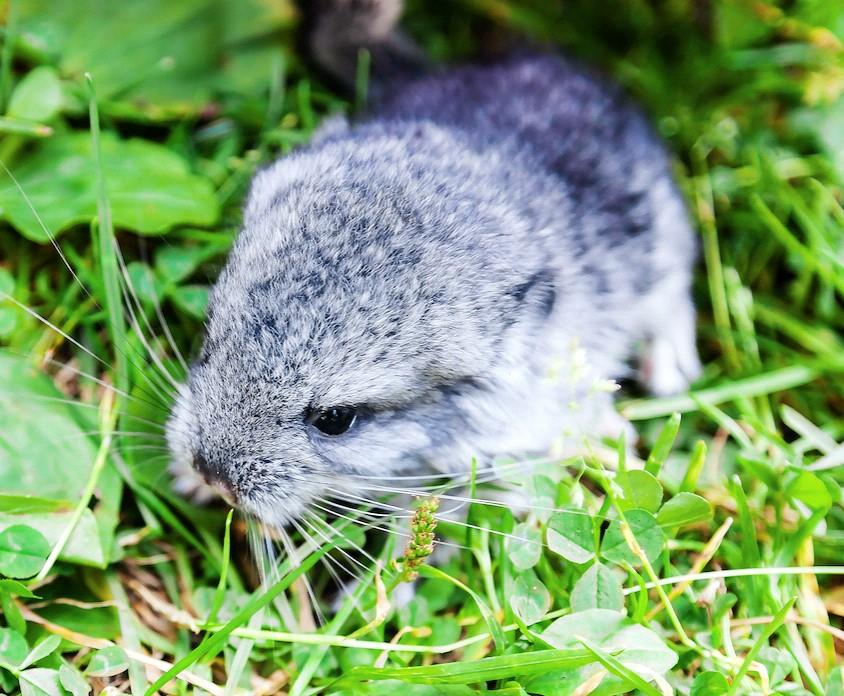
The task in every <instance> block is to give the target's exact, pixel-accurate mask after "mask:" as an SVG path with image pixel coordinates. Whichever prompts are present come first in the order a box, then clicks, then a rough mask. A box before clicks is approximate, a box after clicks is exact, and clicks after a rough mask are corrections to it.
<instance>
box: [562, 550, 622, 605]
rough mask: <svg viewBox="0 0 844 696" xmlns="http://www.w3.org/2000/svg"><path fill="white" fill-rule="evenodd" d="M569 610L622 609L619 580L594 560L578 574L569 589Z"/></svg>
mask: <svg viewBox="0 0 844 696" xmlns="http://www.w3.org/2000/svg"><path fill="white" fill-rule="evenodd" d="M570 601H571V610H572V611H573V612H578V611H585V610H587V609H612V610H613V611H622V610H623V609H624V592H623V590H622V587H621V582H620V581H619V579H618V578H617V577H616V575H615V574H614V573H613V572H612V570H610V569H609V568H607V566H605V565H603V564H601V563H599V562H595V563H593V564H592V565H591V566H590V567H589V569H588V570H587V571H586V572H585V573H584V574H583V575H581V576H580V579H579V580H578V581H577V582H576V583H575V585H574V588H573V589H572V591H571V600H570Z"/></svg>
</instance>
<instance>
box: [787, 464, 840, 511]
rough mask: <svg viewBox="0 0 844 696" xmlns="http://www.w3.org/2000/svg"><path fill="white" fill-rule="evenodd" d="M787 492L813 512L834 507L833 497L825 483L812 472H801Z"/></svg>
mask: <svg viewBox="0 0 844 696" xmlns="http://www.w3.org/2000/svg"><path fill="white" fill-rule="evenodd" d="M786 492H787V493H788V495H790V496H792V497H794V498H796V499H797V500H799V501H800V502H801V503H803V504H804V505H807V506H808V507H810V508H811V509H812V510H820V509H823V508H828V507H830V506H831V505H832V496H831V495H830V494H829V491H828V490H827V488H826V485H825V484H824V482H823V481H822V480H821V479H820V478H819V477H818V476H817V474H813V473H812V472H811V471H801V472H800V473H799V474H798V475H797V477H796V478H795V479H794V480H793V481H792V482H791V483H790V484H789V486H788V488H787V490H786Z"/></svg>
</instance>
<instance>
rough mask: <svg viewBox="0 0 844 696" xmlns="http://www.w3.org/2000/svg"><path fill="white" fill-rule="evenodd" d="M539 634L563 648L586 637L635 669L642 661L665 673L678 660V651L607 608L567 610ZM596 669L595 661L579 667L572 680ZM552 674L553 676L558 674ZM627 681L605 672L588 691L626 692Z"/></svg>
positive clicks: (647, 630) (605, 692)
mask: <svg viewBox="0 0 844 696" xmlns="http://www.w3.org/2000/svg"><path fill="white" fill-rule="evenodd" d="M541 636H542V639H543V640H545V641H546V642H547V643H548V644H549V645H553V646H554V647H555V648H559V649H563V650H565V649H571V648H573V647H574V646H575V645H581V642H580V639H581V638H585V639H586V640H587V641H589V642H590V643H593V644H595V645H596V646H598V647H599V648H601V649H602V650H603V651H605V652H607V653H609V654H611V655H612V656H613V657H615V658H616V659H617V660H619V661H620V662H621V663H622V664H624V665H626V666H627V667H630V668H632V669H636V668H637V666H638V665H641V666H644V667H646V668H649V669H651V670H653V671H654V672H656V673H657V674H664V673H665V672H667V671H668V670H670V669H671V668H672V667H673V666H674V665H675V664H676V663H677V654H676V653H675V652H674V651H673V650H671V649H670V648H669V647H668V646H667V645H666V644H665V642H664V641H663V640H662V639H661V638H660V637H659V636H658V635H657V634H656V633H654V632H653V631H651V630H650V629H647V628H645V627H644V626H641V625H639V624H637V623H634V622H633V621H632V620H630V619H628V618H627V617H626V616H625V615H624V614H622V613H621V612H617V611H611V610H609V609H589V610H587V611H579V612H575V613H573V614H568V615H566V616H563V617H561V618H559V619H557V620H556V621H554V622H553V623H552V624H551V625H550V626H548V628H546V629H545V630H544V631H543V632H542V633H541ZM597 669H599V667H598V666H597V665H592V666H590V667H587V668H584V669H580V670H579V671H578V673H577V675H576V678H572V680H573V682H574V683H575V685H576V684H579V683H582V682H583V681H585V680H586V679H587V678H588V677H589V676H590V675H591V674H593V673H594V672H595V671H596V670H597ZM553 676H554V677H555V678H556V677H557V676H558V675H553ZM578 679H579V680H580V681H577V680H578ZM626 684H627V682H626V681H625V680H623V679H620V678H618V677H614V676H608V677H607V678H606V679H605V680H604V681H602V682H601V685H600V686H599V687H598V688H597V689H596V690H595V691H593V692H591V694H596V695H600V696H609V694H618V693H626V691H629V688H625V686H626ZM525 687H526V688H527V690H528V691H531V690H532V689H531V684H529V683H528V684H525Z"/></svg>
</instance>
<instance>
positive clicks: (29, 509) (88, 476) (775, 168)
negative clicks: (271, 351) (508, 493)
mask: <svg viewBox="0 0 844 696" xmlns="http://www.w3.org/2000/svg"><path fill="white" fill-rule="evenodd" d="M4 16H5V18H6V23H5V26H4V27H3V32H2V38H3V48H2V51H0V102H1V103H2V105H3V108H4V109H5V113H4V115H3V116H2V117H0V161H2V163H3V165H4V166H5V167H6V168H8V171H6V172H4V174H3V175H2V178H0V218H2V221H0V225H2V229H1V230H0V424H2V425H0V610H2V615H1V616H2V618H0V691H2V692H4V693H10V694H17V693H19V692H20V693H22V694H24V695H26V696H28V695H29V694H38V695H39V696H40V695H41V694H62V693H72V694H83V693H86V692H87V689H88V688H89V686H90V687H93V688H94V689H95V690H96V692H99V691H100V690H102V689H103V688H104V687H105V686H107V685H108V686H111V687H114V688H118V689H119V688H123V689H124V692H126V691H128V692H131V693H134V694H143V693H153V692H155V690H156V689H159V688H160V689H161V690H162V692H163V693H179V694H189V693H213V694H229V693H250V694H251V693H276V692H278V691H279V690H282V691H283V692H286V693H289V694H296V695H300V696H303V695H305V694H315V693H338V694H347V695H354V696H357V695H358V694H360V695H381V694H396V693H407V694H408V695H411V694H412V695H413V696H417V695H423V696H428V695H429V694H430V695H434V694H446V695H455V696H464V695H466V694H473V693H482V692H491V693H499V694H502V696H503V695H505V694H506V695H513V696H516V695H524V694H538V695H541V696H564V695H566V696H570V695H572V694H575V693H578V694H586V693H592V694H613V693H628V692H635V693H640V694H667V693H672V692H673V693H678V694H690V693H691V694H695V695H696V696H705V695H709V694H712V695H714V694H724V693H732V694H751V693H759V694H763V693H767V694H844V674H842V671H841V669H840V668H836V663H837V662H838V661H839V660H840V659H841V656H842V654H844V648H842V645H844V642H842V641H844V627H842V618H841V617H842V616H844V583H842V579H841V577H842V576H844V565H842V564H841V563H840V559H841V557H842V552H844V510H843V509H842V492H841V484H842V482H844V467H842V465H844V449H842V444H841V443H842V440H844V311H843V310H844V208H842V181H843V180H844V179H842V177H844V154H843V153H844V136H842V133H844V47H843V46H842V42H844V7H841V6H840V4H839V3H833V2H827V1H822V0H803V1H801V2H796V3H789V4H787V5H785V4H783V6H782V7H780V6H777V5H773V4H767V3H765V2H753V1H751V0H746V1H744V0H712V1H711V2H697V1H695V0H676V1H671V2H655V1H654V2H645V1H644V0H633V1H630V0H609V1H608V2H606V3H595V2H592V1H591V0H571V1H570V2H566V3H552V2H547V1H545V0H460V1H459V2H458V1H455V2H436V3H430V2H422V0H413V1H411V0H408V9H407V13H406V19H405V26H406V28H407V30H408V31H409V32H410V33H411V34H412V35H413V36H414V37H415V38H416V39H417V40H418V41H419V42H420V43H421V44H422V45H423V46H424V47H425V48H426V50H428V51H429V52H430V53H431V54H432V55H433V56H435V57H436V58H437V59H439V60H459V59H461V58H465V57H470V56H474V55H482V54H485V53H489V52H490V51H493V50H495V49H496V48H500V47H502V46H506V45H512V44H515V45H518V44H519V43H520V42H522V41H524V40H525V39H529V40H531V41H536V42H540V43H542V44H546V45H548V46H550V47H555V48H558V49H560V50H564V51H566V52H567V53H569V54H571V55H575V56H578V57H580V58H582V59H583V60H585V61H587V62H589V63H591V64H593V65H595V66H597V67H599V68H600V69H602V70H604V71H605V72H607V73H608V74H610V75H612V76H613V77H614V78H615V79H616V80H618V81H619V82H621V83H622V84H623V85H624V86H625V87H626V88H627V89H628V90H629V91H630V92H631V93H632V94H633V95H634V96H635V97H636V98H637V99H638V100H639V101H640V102H641V103H642V104H643V105H644V106H645V108H646V109H647V110H648V112H649V113H650V115H651V117H652V119H653V121H654V123H655V124H656V126H657V128H658V129H659V131H660V132H661V133H662V135H663V136H664V137H665V139H666V141H667V142H668V144H669V146H670V148H671V149H672V151H673V153H674V154H675V162H676V171H677V176H678V179H679V181H680V182H681V185H682V187H683V190H684V192H685V194H686V197H687V200H688V201H689V205H690V209H691V210H692V211H693V213H694V217H695V219H696V221H697V226H698V230H699V233H700V241H701V244H700V246H701V259H700V263H699V267H698V272H697V275H696V285H695V296H696V300H697V305H698V308H699V335H700V340H699V344H700V348H701V352H702V355H703V358H704V362H705V375H704V377H703V378H702V379H701V380H700V381H699V382H698V383H697V384H696V385H695V386H694V390H693V391H692V393H690V394H688V395H681V396H677V397H671V398H665V399H654V398H648V397H646V396H643V395H641V394H639V393H636V392H635V388H634V387H631V388H630V389H629V390H626V391H625V392H623V394H622V396H621V397H620V400H619V409H620V411H621V412H622V413H623V414H624V415H625V416H627V417H628V418H630V419H631V420H632V421H633V422H634V424H635V426H636V428H637V430H638V432H639V433H640V435H641V441H640V442H639V443H638V451H637V455H638V457H637V459H639V460H640V461H630V460H629V459H630V458H629V457H628V456H627V454H626V452H625V448H624V445H623V443H598V444H594V443H593V446H592V447H591V448H585V449H584V452H583V455H582V456H579V457H576V458H572V459H569V460H566V461H551V460H545V461H537V462H535V463H534V464H533V465H532V466H530V467H509V468H508V466H507V465H506V463H504V464H500V465H499V466H498V467H497V469H496V473H497V474H498V476H499V478H500V479H503V480H505V481H506V482H507V484H508V485H510V486H512V487H517V488H520V489H522V490H523V491H524V493H525V494H526V496H527V498H528V499H529V500H530V502H531V511H530V512H528V513H527V514H526V515H520V516H517V517H514V515H513V514H512V513H511V511H510V510H509V509H508V508H507V507H503V506H501V505H497V504H493V503H491V502H489V500H490V496H491V495H492V492H491V490H490V485H489V484H487V483H483V481H484V479H488V478H489V476H488V475H487V474H488V473H489V472H488V471H484V470H481V471H478V472H477V474H476V478H477V480H474V479H473V481H472V484H471V485H470V486H469V488H468V489H463V490H454V489H448V488H447V487H443V488H440V489H439V490H438V491H436V492H437V493H438V494H439V503H440V507H441V509H447V508H448V507H451V506H452V505H453V504H454V503H456V502H458V501H457V498H460V497H463V496H469V497H471V498H473V499H475V502H474V503H472V504H471V506H470V509H469V513H468V525H461V524H459V523H456V522H449V521H446V520H440V521H439V522H438V523H437V526H436V530H435V532H436V541H435V542H434V543H435V546H436V545H446V544H449V545H452V546H454V547H456V548H455V550H454V551H453V552H452V553H451V555H449V556H448V558H447V559H446V560H443V561H442V562H440V563H438V565H437V566H436V567H434V566H431V565H427V564H426V560H425V556H426V555H427V552H428V550H429V549H428V538H427V537H426V536H425V534H426V533H427V532H429V531H430V522H429V521H426V518H425V516H424V513H417V517H416V532H415V533H416V535H417V538H416V542H417V543H416V545H415V547H414V557H415V559H416V560H415V562H414V564H413V565H414V567H412V568H411V567H407V568H402V567H395V566H394V565H393V564H392V563H391V561H390V559H391V558H392V557H393V556H394V555H395V554H394V552H393V547H394V546H397V547H398V549H397V551H398V552H399V553H400V552H401V551H402V549H403V548H404V547H405V545H406V540H405V539H404V538H403V537H400V536H395V535H393V536H392V537H390V538H389V539H388V540H387V541H386V543H384V535H383V534H379V533H377V530H368V531H367V530H365V529H364V528H365V527H366V521H367V520H368V519H370V517H369V516H368V514H367V510H365V509H361V510H357V511H355V512H350V513H349V516H350V517H352V518H353V519H352V520H348V519H343V518H339V519H335V520H331V521H326V522H325V523H324V524H325V525H329V524H330V525H333V528H332V529H331V530H329V529H328V527H327V526H326V527H324V528H321V530H320V531H321V532H322V534H324V535H325V536H329V537H331V538H332V542H331V543H323V544H321V545H320V546H321V548H319V549H318V550H313V549H312V548H310V547H309V546H308V545H307V544H306V543H304V542H305V539H304V538H303V537H302V535H301V534H300V533H298V532H296V533H295V534H293V539H292V542H293V543H294V544H297V545H299V549H300V556H299V561H300V563H298V564H297V563H296V562H293V561H292V559H291V558H290V557H288V556H285V555H284V554H282V555H281V556H280V565H279V567H278V568H277V569H276V570H275V571H274V574H273V575H272V577H273V578H275V581H274V582H272V583H270V584H269V585H263V586H262V585H260V584H259V583H258V581H257V575H256V571H255V563H254V562H253V559H252V558H251V556H250V554H249V550H248V549H249V544H248V538H249V535H250V533H254V530H253V531H251V532H250V529H249V526H248V525H247V523H246V522H245V521H244V520H243V519H242V518H240V517H239V516H237V515H235V516H234V518H233V519H232V518H231V517H228V518H227V515H226V510H225V508H224V506H222V505H221V504H220V505H212V506H209V507H205V508H197V507H194V506H193V505H191V504H190V503H188V502H186V501H184V500H182V499H180V498H179V497H178V496H176V495H175V494H173V493H172V492H171V491H170V490H169V485H168V478H167V475H166V451H165V449H164V446H163V442H162V439H161V432H162V431H161V424H162V423H163V422H164V420H165V418H166V413H167V404H168V403H169V400H170V398H171V395H172V392H173V389H174V384H173V383H174V382H177V381H178V380H179V379H180V378H181V377H182V375H183V373H184V365H183V364H182V358H181V356H191V355H193V354H195V351H196V350H197V348H198V341H199V336H200V335H201V325H202V317H203V313H204V309H205V303H206V301H207V290H208V285H209V283H210V282H211V280H212V279H213V277H214V275H215V273H216V272H217V270H218V269H219V267H220V264H221V262H222V261H223V259H224V258H225V253H226V251H227V249H228V247H229V245H230V243H231V241H232V239H233V237H234V235H235V233H236V229H237V225H238V220H239V210H240V207H239V206H240V203H241V201H242V198H243V195H244V193H245V188H246V186H247V184H248V181H249V178H250V175H251V173H252V172H253V171H254V169H255V168H256V167H257V166H258V165H259V164H261V163H262V162H267V161H270V160H272V159H273V158H275V157H277V156H280V155H283V154H284V153H286V152H289V151H290V150H291V149H293V148H295V147H296V146H297V145H299V144H301V143H304V142H307V140H308V138H309V137H310V134H311V133H312V131H313V129H314V128H315V127H316V126H317V125H318V123H319V121H320V120H321V119H322V118H323V117H324V116H325V115H327V114H330V113H332V112H335V111H341V110H342V111H347V112H352V111H354V109H355V108H356V106H359V105H360V104H361V103H363V102H364V99H365V92H364V88H365V73H366V71H365V70H361V80H360V85H359V89H358V91H357V93H356V94H355V95H354V98H353V102H354V103H350V102H348V101H346V100H345V99H344V98H343V97H342V96H340V95H337V94H335V93H332V92H331V91H330V90H329V89H328V88H327V87H326V86H325V85H323V84H322V83H321V82H320V81H319V79H318V78H317V77H316V76H314V75H311V74H310V73H309V72H308V70H307V68H306V67H305V65H304V64H303V62H302V61H301V59H300V57H299V56H297V55H296V52H295V50H294V48H293V47H294V45H295V42H294V36H295V17H294V15H293V14H292V13H291V12H290V9H289V7H287V6H286V5H285V4H284V3H283V2H279V3H276V4H269V3H267V4H261V3H259V2H257V0H254V2H252V3H239V4H236V3H223V2H221V1H220V0H185V1H184V2H179V3H168V2H165V1H164V0H149V1H148V2H146V3H113V2H105V0H82V2H81V3H69V2H46V0H14V1H13V2H7V3H6V5H5V15H4ZM71 27H72V28H73V30H71ZM88 73H89V74H90V78H86V74H88ZM95 95H96V96H95ZM139 201H142V202H139ZM51 239H52V241H54V243H51ZM127 278H128V279H130V281H131V282H129V283H127V282H126V279H127ZM77 280H78V282H77ZM165 327H166V328H165ZM139 329H140V330H139ZM674 414H677V415H674ZM467 491H468V492H467ZM427 493H431V491H427ZM484 501H487V502H484ZM420 504H421V503H420ZM426 504H427V505H430V503H426ZM381 524H385V523H384V521H383V520H382V521H381ZM379 526H380V525H379ZM294 531H295V530H294ZM322 534H318V535H317V536H320V537H321V536H322ZM364 539H365V540H366V542H365V543H366V548H367V550H368V551H367V552H368V553H369V554H371V555H372V556H373V557H372V558H368V557H367V556H365V555H362V554H361V553H359V552H357V551H355V548H356V547H357V546H359V545H362V544H363V543H364ZM346 554H351V555H353V556H354V560H351V559H350V558H349V557H348V556H347V555H346ZM328 558H330V559H331V560H330V561H328V562H326V561H324V560H322V559H328ZM264 561H265V562H266V559H264ZM358 564H359V565H358ZM339 566H345V567H346V568H347V569H350V570H352V571H353V572H354V574H356V575H358V576H359V577H360V579H361V582H360V583H359V584H357V585H355V586H352V587H351V588H350V589H349V591H348V594H346V595H341V596H340V598H339V599H338V600H336V601H335V600H334V598H333V595H334V591H333V587H334V583H333V580H332V577H331V573H330V572H329V570H328V568H331V569H332V570H334V569H336V568H338V567H339ZM306 570H307V573H305V571H306ZM416 573H418V576H419V577H418V579H417V580H416V585H415V588H416V592H415V595H414V597H413V599H412V600H411V601H410V602H409V603H408V604H406V605H401V604H399V603H397V602H396V600H395V596H396V593H397V591H398V590H399V589H401V588H400V585H401V584H402V583H401V581H402V580H404V579H406V578H407V577H409V576H410V575H413V574H416ZM305 576H307V578H308V586H306V585H305V583H304V582H303V580H302V578H303V577H305ZM308 588H310V589H308ZM622 608H623V609H624V612H625V614H624V615H622V614H620V613H618V610H619V609H622Z"/></svg>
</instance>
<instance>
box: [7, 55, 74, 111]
mask: <svg viewBox="0 0 844 696" xmlns="http://www.w3.org/2000/svg"><path fill="white" fill-rule="evenodd" d="M61 105H62V85H61V81H60V80H59V76H58V73H56V70H55V68H52V67H50V66H48V65H42V66H41V67H39V68H35V69H34V70H32V71H31V72H29V73H28V74H27V75H26V76H25V77H24V78H23V79H22V80H21V81H20V82H19V83H18V84H17V86H16V87H15V90H14V91H13V92H12V98H11V100H10V101H9V108H8V110H7V111H6V115H7V116H11V117H12V118H22V119H26V120H28V121H39V122H41V123H46V122H47V121H49V120H50V119H52V118H53V116H55V115H56V114H57V113H58V112H59V109H60V108H61Z"/></svg>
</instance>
